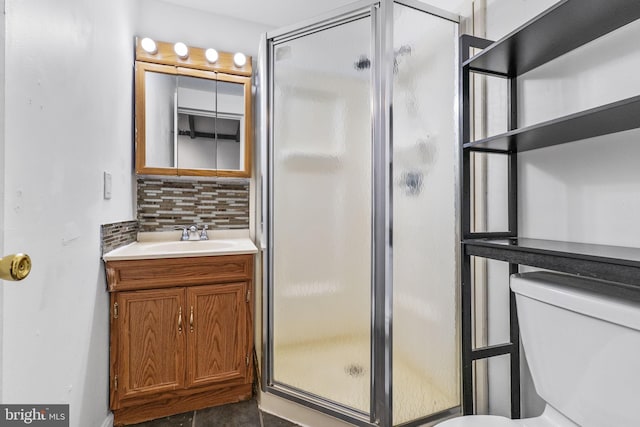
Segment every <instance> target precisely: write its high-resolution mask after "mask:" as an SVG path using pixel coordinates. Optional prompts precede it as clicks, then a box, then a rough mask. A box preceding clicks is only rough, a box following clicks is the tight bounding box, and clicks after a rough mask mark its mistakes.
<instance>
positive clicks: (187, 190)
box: [137, 177, 249, 232]
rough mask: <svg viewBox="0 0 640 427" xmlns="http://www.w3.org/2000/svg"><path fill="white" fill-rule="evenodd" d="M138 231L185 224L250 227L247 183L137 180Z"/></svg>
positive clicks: (142, 178)
mask: <svg viewBox="0 0 640 427" xmlns="http://www.w3.org/2000/svg"><path fill="white" fill-rule="evenodd" d="M137 184H138V209H137V210H138V223H139V225H140V231H142V232H147V231H169V230H175V229H176V227H179V226H184V225H192V224H197V225H198V226H201V225H204V224H206V225H208V226H209V228H210V229H212V230H213V229H226V230H229V229H246V228H249V180H248V179H224V180H218V181H205V180H197V181H196V180H181V179H176V178H164V177H162V178H151V177H139V178H138V182H137Z"/></svg>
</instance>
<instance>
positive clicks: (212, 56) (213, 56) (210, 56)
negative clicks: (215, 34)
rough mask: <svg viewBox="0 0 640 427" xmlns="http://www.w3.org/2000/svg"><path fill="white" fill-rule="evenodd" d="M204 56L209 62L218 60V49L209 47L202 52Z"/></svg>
mask: <svg viewBox="0 0 640 427" xmlns="http://www.w3.org/2000/svg"><path fill="white" fill-rule="evenodd" d="M204 56H205V57H206V58H207V61H209V63H210V64H213V63H214V62H216V61H217V60H218V51H217V50H215V49H212V48H209V49H207V50H206V51H205V52H204Z"/></svg>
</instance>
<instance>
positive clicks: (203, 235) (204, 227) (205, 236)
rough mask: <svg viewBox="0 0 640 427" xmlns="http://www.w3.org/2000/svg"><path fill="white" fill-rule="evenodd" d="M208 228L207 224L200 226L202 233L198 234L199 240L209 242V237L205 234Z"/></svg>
mask: <svg viewBox="0 0 640 427" xmlns="http://www.w3.org/2000/svg"><path fill="white" fill-rule="evenodd" d="M208 228H209V226H208V225H207V224H204V225H203V226H202V231H201V232H200V240H209V235H208V234H207V229H208Z"/></svg>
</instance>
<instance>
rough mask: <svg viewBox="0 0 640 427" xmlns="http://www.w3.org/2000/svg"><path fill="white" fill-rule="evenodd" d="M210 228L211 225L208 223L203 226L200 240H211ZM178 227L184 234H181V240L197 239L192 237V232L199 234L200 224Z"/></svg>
mask: <svg viewBox="0 0 640 427" xmlns="http://www.w3.org/2000/svg"><path fill="white" fill-rule="evenodd" d="M208 228H209V227H208V226H207V225H206V224H205V225H203V226H202V231H201V232H200V235H199V238H198V240H209V236H208V235H207V229H208ZM178 229H179V230H182V236H180V240H181V241H187V240H196V239H191V235H192V234H196V235H197V233H198V226H196V225H195V224H194V225H192V226H190V227H187V226H183V227H179V228H178Z"/></svg>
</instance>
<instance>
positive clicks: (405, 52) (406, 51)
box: [353, 44, 412, 74]
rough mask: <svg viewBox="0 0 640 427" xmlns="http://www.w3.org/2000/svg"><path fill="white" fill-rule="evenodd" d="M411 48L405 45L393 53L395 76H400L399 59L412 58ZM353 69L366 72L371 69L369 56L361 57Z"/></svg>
mask: <svg viewBox="0 0 640 427" xmlns="http://www.w3.org/2000/svg"><path fill="white" fill-rule="evenodd" d="M411 51H412V49H411V46H409V45H406V44H403V45H402V46H400V48H399V49H398V50H396V51H394V52H393V74H398V62H399V61H398V58H400V57H402V56H411ZM353 67H354V68H355V69H356V70H358V71H364V70H368V69H369V68H371V60H370V59H369V57H368V56H367V55H360V57H359V58H358V60H357V61H356V62H354V64H353Z"/></svg>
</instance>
